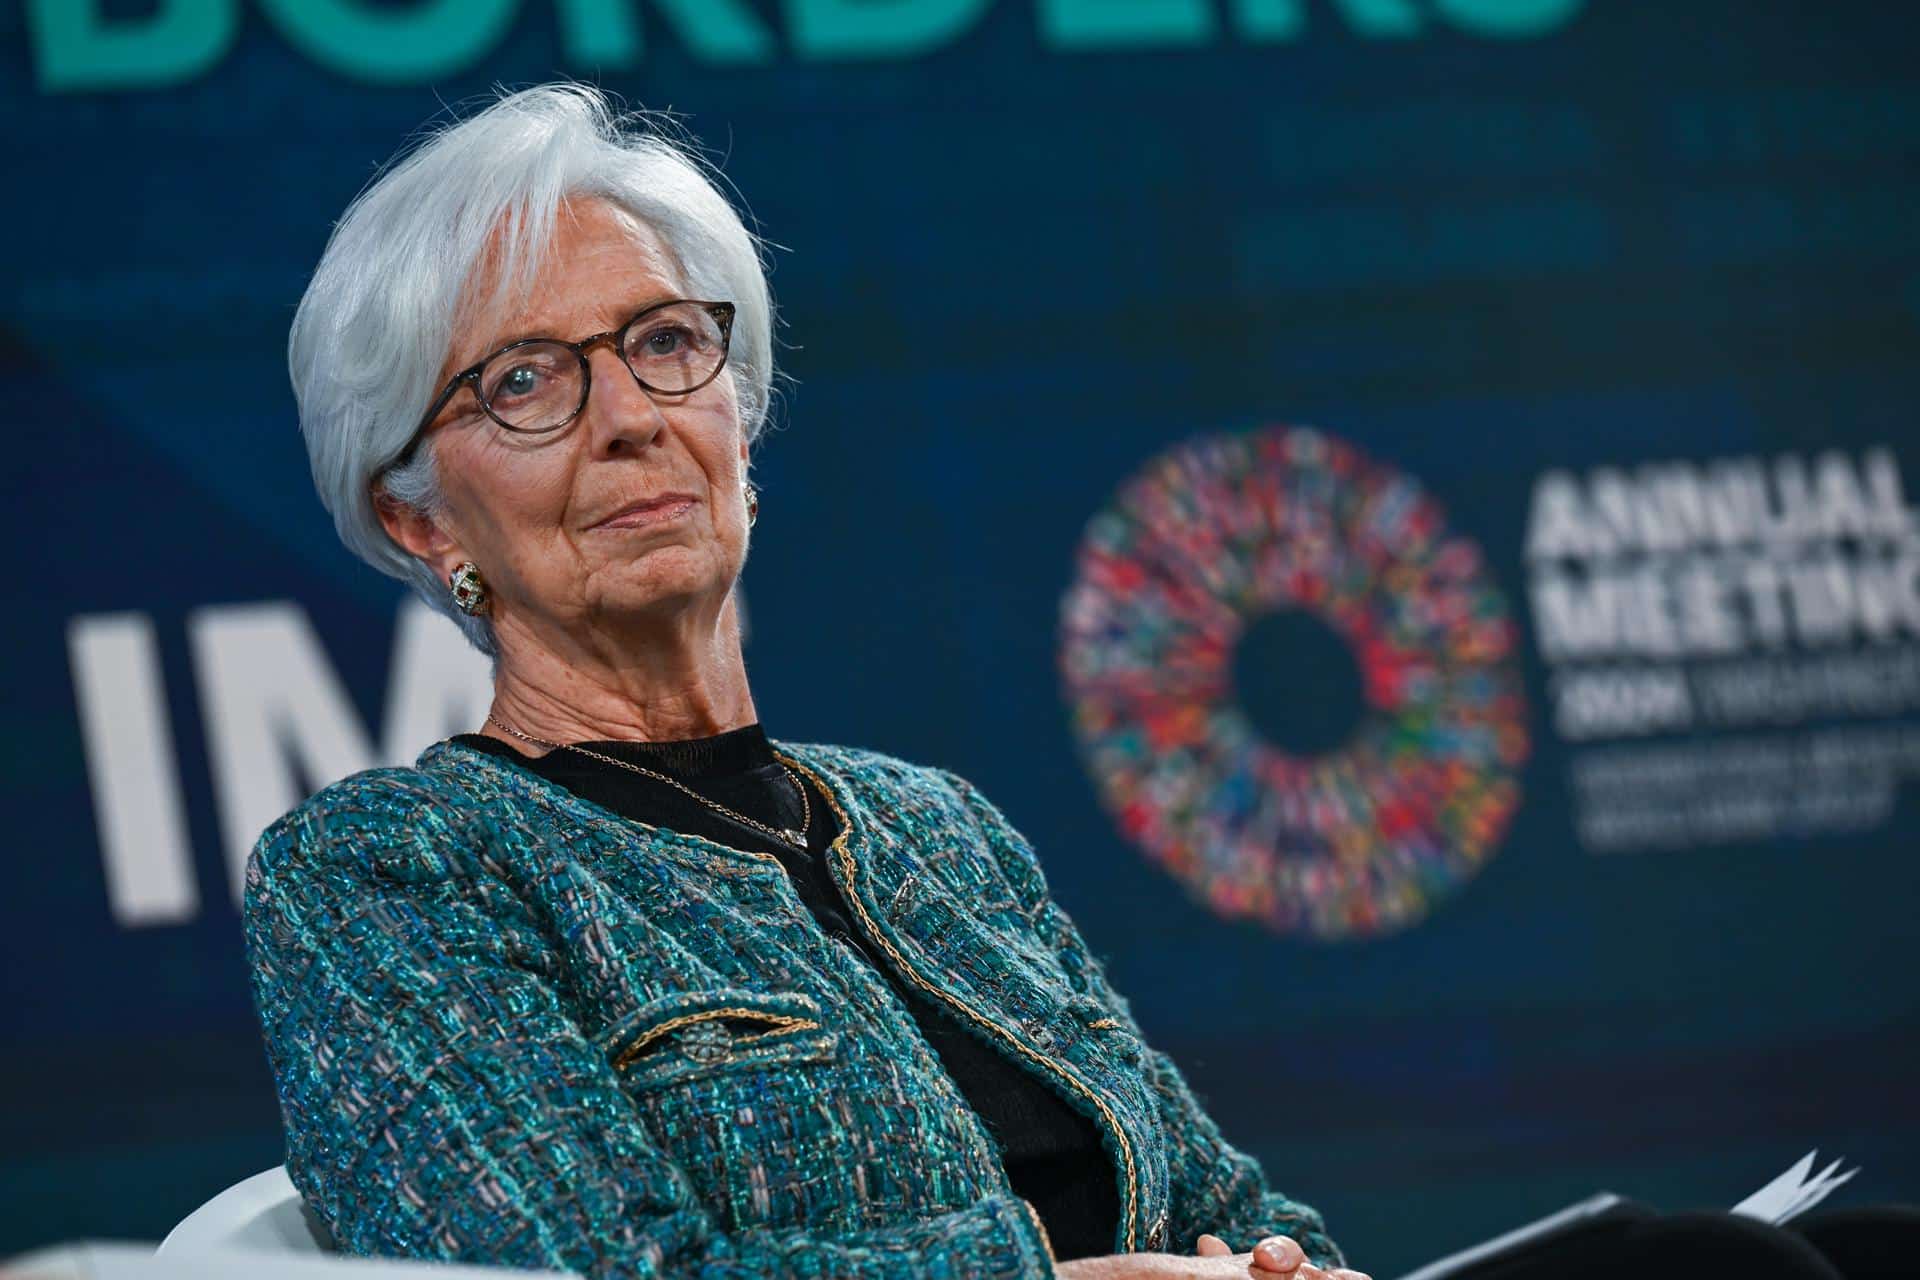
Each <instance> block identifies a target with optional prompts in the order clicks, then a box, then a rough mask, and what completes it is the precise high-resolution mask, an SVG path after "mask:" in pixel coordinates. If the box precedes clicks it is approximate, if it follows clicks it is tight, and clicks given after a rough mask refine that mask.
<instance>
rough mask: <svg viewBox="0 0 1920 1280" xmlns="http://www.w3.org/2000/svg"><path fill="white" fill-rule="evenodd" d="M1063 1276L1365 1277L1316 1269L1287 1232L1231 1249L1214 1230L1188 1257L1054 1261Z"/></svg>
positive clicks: (1119, 1279)
mask: <svg viewBox="0 0 1920 1280" xmlns="http://www.w3.org/2000/svg"><path fill="white" fill-rule="evenodd" d="M1054 1274H1056V1275H1058V1276H1060V1277H1062V1278H1063V1280H1369V1277H1368V1276H1367V1275H1366V1274H1365V1273H1364V1272H1360V1271H1352V1270H1349V1269H1347V1268H1346V1267H1335V1268H1334V1269H1333V1270H1331V1271H1325V1270H1322V1269H1321V1268H1319V1267H1316V1266H1314V1265H1313V1264H1311V1263H1309V1262H1308V1261H1307V1255H1306V1252H1305V1251H1304V1250H1302V1249H1301V1248H1300V1246H1299V1245H1298V1244H1297V1243H1295V1242H1294V1240H1293V1239H1292V1238H1291V1237H1288V1236H1268V1237H1267V1238H1266V1239H1264V1240H1262V1241H1260V1243H1258V1244H1256V1245H1255V1246H1254V1247H1253V1252H1251V1253H1235V1252H1233V1250H1231V1249H1229V1248H1228V1247H1227V1242H1226V1241H1225V1240H1222V1239H1221V1238H1220V1237H1219V1236H1215V1235H1202V1236H1201V1237H1200V1239H1199V1241H1198V1242H1197V1243H1196V1245H1195V1248H1194V1256H1193V1257H1191V1258H1183V1257H1181V1256H1180V1255H1179V1254H1175V1253H1117V1254H1112V1255H1110V1256H1108V1257H1104V1258H1075V1259H1074V1260H1073V1261H1071V1262H1061V1263H1057V1264H1055V1266H1054Z"/></svg>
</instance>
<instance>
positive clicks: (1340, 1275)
mask: <svg viewBox="0 0 1920 1280" xmlns="http://www.w3.org/2000/svg"><path fill="white" fill-rule="evenodd" d="M1327 1274H1328V1275H1330V1276H1332V1277H1333V1280H1373V1277H1372V1276H1370V1275H1368V1274H1367V1273H1366V1272H1364V1271H1355V1270H1354V1269H1353V1268H1352V1267H1335V1268H1334V1269H1333V1270H1331V1271H1329V1272H1327Z"/></svg>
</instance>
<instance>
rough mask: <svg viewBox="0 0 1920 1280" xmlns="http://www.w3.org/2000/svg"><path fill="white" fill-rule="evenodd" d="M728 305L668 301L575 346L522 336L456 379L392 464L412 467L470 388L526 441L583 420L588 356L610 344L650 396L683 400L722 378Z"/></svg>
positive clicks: (590, 378)
mask: <svg viewBox="0 0 1920 1280" xmlns="http://www.w3.org/2000/svg"><path fill="white" fill-rule="evenodd" d="M733 311H734V309H733V304H732V303H731V302H696V301H693V300H691V299H687V298H670V299H668V300H667V301H665V302H656V303H654V304H652V305H651V306H649V307H646V308H644V309H642V310H641V311H640V312H639V313H638V314H636V315H635V316H634V317H633V318H632V319H630V320H628V321H627V322H626V323H625V324H623V325H621V326H620V327H619V328H618V329H609V330H607V331H606V332H605V333H596V334H594V335H593V336H592V337H590V338H582V339H581V340H580V341H578V342H562V341H560V339H558V338H522V339H521V340H520V341H518V342H509V343H508V344H507V345H506V346H504V347H501V348H500V349H499V350H498V351H495V352H493V353H492V354H491V355H488V356H486V357H485V358H483V359H481V360H480V361H479V362H477V363H475V364H473V365H470V366H469V367H467V368H465V369H462V370H461V371H460V372H459V373H456V374H454V375H453V379H452V380H451V381H450V382H448V383H447V385H446V387H445V388H443V389H442V390H441V392H440V394H439V395H438V396H436V397H435V398H434V401H433V407H432V408H430V409H428V410H427V412H426V413H425V415H424V416H422V417H421V419H420V425H419V426H418V427H416V428H414V432H413V437H412V438H411V439H410V440H408V441H407V447H406V448H405V449H402V450H401V451H400V454H399V456H398V457H396V458H395V459H394V460H393V463H392V465H393V466H396V467H400V466H405V465H406V464H407V463H408V461H410V460H411V459H412V457H413V455H414V453H415V451H416V450H418V449H419V447H420V441H421V440H422V439H423V438H424V437H425V436H426V433H427V428H428V427H429V426H430V425H432V423H433V420H434V419H435V418H436V417H438V416H439V414H440V411H441V410H442V409H444V408H446V407H447V402H448V401H450V400H452V399H453V397H454V396H455V395H457V394H459V391H460V388H462V387H470V388H472V389H473V395H474V398H475V399H476V400H478V401H479V402H480V408H481V409H482V410H483V411H485V413H486V415H487V416H488V417H489V418H492V419H493V420H494V421H495V422H497V423H499V424H500V425H501V426H503V427H505V428H506V429H507V430H508V431H517V432H519V433H521V434H523V435H542V434H544V433H546V432H549V431H558V430H559V429H560V428H562V427H564V426H566V425H567V424H568V423H569V422H572V421H573V420H574V419H575V418H577V417H579V416H580V412H581V410H583V409H585V408H586V407H587V395H588V393H589V392H590V391H591V390H592V387H593V369H592V367H591V365H590V364H589V363H588V361H587V353H588V352H589V351H591V350H593V348H595V347H597V346H599V345H600V344H601V343H603V342H604V343H610V344H611V345H612V346H613V349H614V350H615V351H617V352H619V353H620V359H621V361H622V362H623V363H624V364H625V365H626V366H627V372H628V373H631V374H632V375H633V380H634V381H635V382H637V383H639V384H640V386H641V387H642V388H643V389H644V390H646V391H649V392H651V393H653V394H655V395H662V396H684V395H689V394H691V393H692V392H695V391H698V390H699V389H700V388H702V387H704V386H706V385H707V384H708V383H709V382H712V381H713V380H714V379H715V378H717V377H719V376H720V370H721V369H723V368H725V367H726V363H727V347H728V344H729V343H730V342H731V340H732V337H733Z"/></svg>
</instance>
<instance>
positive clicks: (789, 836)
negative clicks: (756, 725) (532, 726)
mask: <svg viewBox="0 0 1920 1280" xmlns="http://www.w3.org/2000/svg"><path fill="white" fill-rule="evenodd" d="M487 723H488V724H496V725H499V726H500V727H501V728H502V729H504V730H505V731H506V732H508V733H510V734H512V735H513V736H514V737H516V738H518V739H520V740H521V741H522V742H531V743H533V744H534V745H536V746H541V747H550V748H552V749H554V750H556V751H559V750H566V751H578V752H579V753H580V754H581V755H583V756H592V757H593V758H594V759H595V760H604V761H606V762H607V763H608V764H614V765H619V766H620V767H621V768H622V769H631V770H633V772H635V773H644V774H646V775H647V776H648V777H649V778H658V779H660V781H662V782H665V783H668V784H670V785H672V786H676V787H678V788H680V790H682V791H684V792H686V793H687V794H688V795H690V796H692V797H693V798H694V799H695V800H698V801H699V802H700V803H701V804H704V805H706V806H707V807H708V808H709V809H717V810H719V811H720V812H721V813H724V814H725V815H726V816H727V817H729V818H732V819H733V820H734V821H735V822H739V823H743V824H744V825H746V826H749V827H752V828H753V829H754V830H755V831H762V832H765V833H766V834H767V835H769V836H772V837H773V838H774V839H775V840H779V841H781V842H782V843H784V844H788V845H791V846H793V847H794V848H795V849H798V850H800V851H801V852H802V853H804V852H806V848H807V829H808V828H809V827H811V826H812V825H813V802H812V801H811V800H809V799H807V789H806V788H805V787H804V786H802V785H800V779H798V778H796V777H794V776H793V770H792V769H789V768H788V767H787V763H786V761H784V760H782V761H780V762H779V765H780V772H782V773H784V774H786V775H787V781H788V782H791V783H792V784H793V789H794V790H795V791H798V792H799V793H800V829H799V830H798V831H795V830H793V829H792V828H790V827H770V826H768V825H767V824H766V823H764V822H757V821H755V820H754V819H752V818H749V817H748V816H747V815H746V814H744V813H741V812H739V811H737V810H734V809H729V808H727V806H725V805H723V804H721V803H720V802H719V801H717V800H709V799H707V798H706V797H705V796H703V795H701V794H700V793H699V792H698V791H695V790H694V789H693V788H692V787H689V786H687V785H686V784H685V783H683V782H681V781H680V780H679V779H678V778H673V777H669V776H667V775H666V774H664V773H659V772H656V771H655V770H653V769H648V768H645V767H644V766H642V765H637V764H630V763H628V762H627V761H625V760H617V759H615V758H614V757H612V756H609V755H602V754H601V753H600V752H598V751H589V750H587V748H585V747H579V746H575V745H574V744H573V743H571V742H548V741H547V740H546V739H545V738H536V737H534V736H533V735H532V734H530V733H522V732H520V731H519V730H518V729H516V728H514V727H513V726H512V725H510V724H508V723H507V722H506V721H504V720H502V719H501V718H500V717H499V716H497V715H494V714H493V713H492V712H491V711H489V712H488V713H487Z"/></svg>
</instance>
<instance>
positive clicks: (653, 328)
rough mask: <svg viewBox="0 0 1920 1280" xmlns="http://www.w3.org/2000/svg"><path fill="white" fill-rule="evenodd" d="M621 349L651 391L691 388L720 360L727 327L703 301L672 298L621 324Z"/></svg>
mask: <svg viewBox="0 0 1920 1280" xmlns="http://www.w3.org/2000/svg"><path fill="white" fill-rule="evenodd" d="M624 354H625V355H626V357H627V364H628V366H629V367H630V368H632V370H633V371H634V373H635V374H636V375H638V376H639V378H640V381H642V382H644V383H646V384H647V385H648V386H649V387H652V388H653V389H654V390H655V391H663V392H666V393H667V394H668V395H673V394H676V393H679V392H685V391H693V390H695V389H696V388H698V387H701V386H703V385H704V384H705V383H706V382H708V381H709V380H710V379H711V378H712V377H713V375H714V374H715V373H716V372H717V371H718V370H719V368H720V365H721V363H722V362H723V361H724V360H726V358H727V332H726V330H725V329H723V328H721V327H720V322H719V321H718V320H716V319H714V317H713V313H712V312H711V311H708V310H707V309H706V308H705V307H701V306H696V305H694V304H693V303H691V302H676V303H674V304H673V305H672V306H670V307H661V308H660V309H659V310H658V311H649V312H648V313H647V314H646V315H644V316H642V317H640V319H639V320H638V321H636V322H635V323H634V325H633V327H632V328H630V329H628V330H627V349H626V351H625V353H624Z"/></svg>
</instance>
